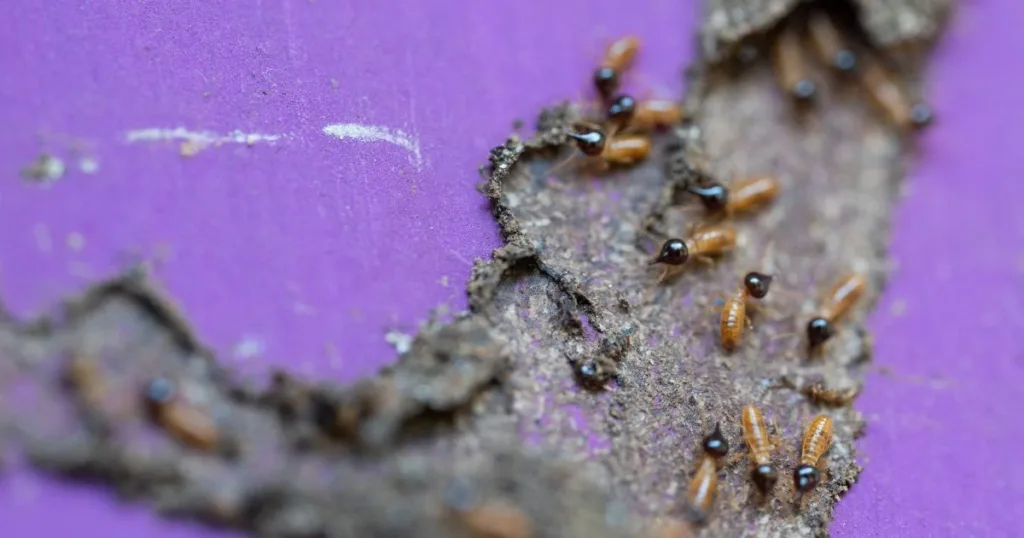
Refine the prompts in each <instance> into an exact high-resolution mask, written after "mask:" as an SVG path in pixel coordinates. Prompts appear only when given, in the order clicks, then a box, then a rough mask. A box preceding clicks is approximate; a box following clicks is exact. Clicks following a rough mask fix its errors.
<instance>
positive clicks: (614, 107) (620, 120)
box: [605, 95, 637, 138]
mask: <svg viewBox="0 0 1024 538" xmlns="http://www.w3.org/2000/svg"><path fill="white" fill-rule="evenodd" d="M636 110H637V103H636V99H633V97H631V96H629V95H619V96H616V97H615V99H612V101H611V103H609V104H608V109H607V110H606V111H605V121H606V122H607V124H608V127H609V129H608V133H607V135H608V137H609V138H614V137H615V133H616V132H618V131H621V130H622V129H623V128H625V127H626V126H627V125H630V124H631V123H632V121H633V118H634V117H635V116H636Z"/></svg>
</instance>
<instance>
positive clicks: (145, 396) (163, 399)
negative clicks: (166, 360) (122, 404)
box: [142, 377, 178, 418]
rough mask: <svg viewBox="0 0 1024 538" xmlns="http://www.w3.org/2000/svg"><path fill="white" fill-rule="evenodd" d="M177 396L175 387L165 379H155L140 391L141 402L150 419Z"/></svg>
mask: <svg viewBox="0 0 1024 538" xmlns="http://www.w3.org/2000/svg"><path fill="white" fill-rule="evenodd" d="M177 395H178V387H176V386H175V384H174V381H171V380H170V379H168V378H166V377H156V378H153V379H151V380H150V381H149V383H146V386H145V388H144V389H143V391H142V400H143V402H144V403H145V405H146V411H147V412H148V413H149V414H150V417H154V418H155V416H156V415H157V414H158V413H159V412H160V411H161V410H162V409H166V407H165V406H167V405H169V404H171V403H172V402H173V401H174V399H175V398H176V397H177Z"/></svg>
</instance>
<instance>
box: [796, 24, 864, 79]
mask: <svg viewBox="0 0 1024 538" xmlns="http://www.w3.org/2000/svg"><path fill="white" fill-rule="evenodd" d="M807 30H808V34H809V35H810V38H811V43H813V44H814V48H815V49H816V50H817V51H818V56H820V57H821V61H822V62H824V63H825V64H827V65H828V66H829V67H831V68H833V69H835V70H837V71H839V72H842V73H849V72H851V71H853V70H854V69H856V68H857V55H856V54H855V53H854V51H853V49H852V48H850V46H849V45H847V43H846V40H845V39H844V38H843V35H842V33H841V32H840V31H839V28H837V27H836V25H835V22H833V21H832V17H830V16H829V15H828V13H825V12H823V11H818V12H815V13H813V14H811V16H810V20H808V22H807Z"/></svg>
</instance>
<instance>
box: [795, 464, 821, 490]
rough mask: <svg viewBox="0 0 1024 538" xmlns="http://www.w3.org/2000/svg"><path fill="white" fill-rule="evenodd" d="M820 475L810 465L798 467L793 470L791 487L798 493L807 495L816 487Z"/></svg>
mask: <svg viewBox="0 0 1024 538" xmlns="http://www.w3.org/2000/svg"><path fill="white" fill-rule="evenodd" d="M819 479H821V473H820V472H819V471H818V469H816V468H814V467H813V466H811V465H806V464H804V465H800V466H798V467H797V468H796V469H794V470H793V485H794V486H796V490H797V491H799V492H800V493H807V492H808V491H811V490H812V489H814V488H815V487H817V486H818V480H819Z"/></svg>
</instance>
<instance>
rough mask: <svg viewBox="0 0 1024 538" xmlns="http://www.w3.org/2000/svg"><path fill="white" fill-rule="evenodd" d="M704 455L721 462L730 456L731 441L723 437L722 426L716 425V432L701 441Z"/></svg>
mask: <svg viewBox="0 0 1024 538" xmlns="http://www.w3.org/2000/svg"><path fill="white" fill-rule="evenodd" d="M701 448H702V449H703V450H704V454H706V455H708V456H711V457H712V458H715V459H718V460H721V459H722V458H724V457H726V456H728V455H729V441H728V440H727V439H726V438H725V436H724V435H722V425H721V424H718V423H716V424H715V430H714V431H712V432H711V433H709V434H708V435H707V436H706V437H704V439H703V440H702V441H701Z"/></svg>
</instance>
